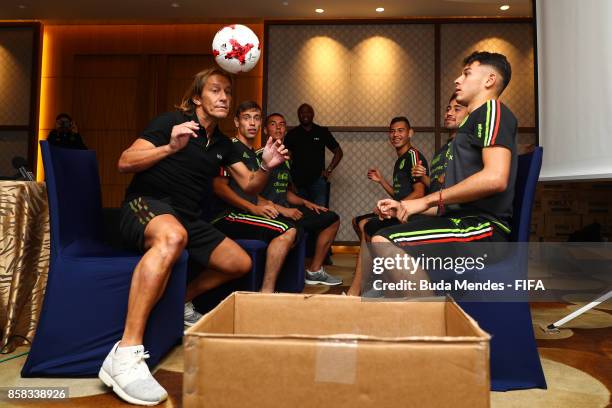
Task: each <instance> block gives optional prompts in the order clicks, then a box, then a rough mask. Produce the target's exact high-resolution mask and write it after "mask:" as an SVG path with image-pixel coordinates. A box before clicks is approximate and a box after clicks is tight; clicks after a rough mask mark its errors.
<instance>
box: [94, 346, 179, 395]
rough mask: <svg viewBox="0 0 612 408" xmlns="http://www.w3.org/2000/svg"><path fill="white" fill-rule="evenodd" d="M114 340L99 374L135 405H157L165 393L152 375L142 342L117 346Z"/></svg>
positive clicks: (147, 354)
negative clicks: (140, 343)
mask: <svg viewBox="0 0 612 408" xmlns="http://www.w3.org/2000/svg"><path fill="white" fill-rule="evenodd" d="M118 346H119V342H117V343H116V344H115V345H114V346H113V348H112V349H111V351H110V353H108V355H107V356H106V358H105V359H104V363H102V367H101V368H100V372H99V373H98V377H99V378H100V380H102V382H103V383H104V384H106V386H108V387H112V388H113V391H114V392H115V394H117V395H118V396H119V397H121V399H123V400H124V401H127V402H129V403H131V404H136V405H157V404H159V403H160V402H162V401H164V400H165V399H166V398H168V393H167V392H166V390H164V388H163V387H162V386H161V385H159V383H158V382H157V380H155V378H153V376H152V375H151V372H150V371H149V367H147V363H145V359H147V358H149V353H147V352H145V351H144V346H131V347H121V348H118Z"/></svg>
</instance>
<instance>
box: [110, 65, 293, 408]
mask: <svg viewBox="0 0 612 408" xmlns="http://www.w3.org/2000/svg"><path fill="white" fill-rule="evenodd" d="M231 92H232V81H231V77H230V76H229V75H228V74H227V73H225V72H224V71H221V70H218V69H215V68H211V69H207V70H204V71H201V72H199V73H198V74H196V75H195V78H194V81H193V83H192V84H191V86H190V88H189V89H188V90H187V92H186V93H185V95H184V97H183V100H182V102H181V104H180V105H179V106H178V107H177V108H178V110H177V111H175V112H169V113H165V114H163V115H161V116H159V117H157V118H155V119H153V121H152V122H151V123H150V124H149V125H148V127H147V129H145V131H144V132H143V133H142V134H141V135H140V137H139V138H138V139H136V141H135V142H134V143H133V144H132V145H131V146H130V147H129V148H128V149H127V150H125V151H124V152H123V153H122V155H121V157H120V158H119V163H118V168H119V171H120V172H121V173H136V174H135V175H134V178H133V179H132V182H131V183H130V185H129V187H128V189H127V191H126V199H125V201H124V204H123V206H122V209H121V225H120V230H121V235H122V238H123V239H124V241H126V243H130V244H131V245H132V246H133V247H135V248H137V249H139V250H140V251H142V252H143V253H144V255H143V257H142V259H141V260H140V262H139V263H138V265H136V268H135V269H134V273H133V276H132V283H131V287H130V294H129V301H128V310H127V317H126V322H125V327H124V332H123V336H122V338H121V340H120V341H118V342H117V343H116V344H115V345H114V346H113V348H112V349H111V350H110V352H109V354H108V356H107V357H106V359H105V360H104V363H103V364H102V367H101V368H100V372H99V377H100V379H101V380H102V381H103V382H104V383H105V384H106V385H108V386H112V387H113V391H115V393H117V394H118V395H119V396H120V397H121V398H122V399H124V400H125V401H128V402H130V403H133V404H139V405H155V404H157V403H160V402H161V401H163V400H165V399H166V398H167V396H168V394H167V393H166V391H165V390H164V389H163V388H162V387H161V385H159V383H158V382H157V381H156V380H155V379H154V378H153V376H152V375H151V373H150V372H149V369H148V367H147V365H146V363H145V359H146V358H147V354H146V352H145V351H144V346H143V345H142V339H143V334H144V330H145V327H146V324H147V319H148V317H149V314H150V312H151V309H152V308H153V306H154V305H155V303H156V302H157V301H158V300H159V299H160V297H161V296H162V294H163V292H164V289H165V286H166V283H167V281H168V278H169V274H170V273H171V271H172V266H173V265H174V263H175V262H176V260H177V259H178V258H179V256H180V254H181V252H182V251H183V249H187V250H188V251H189V256H190V258H191V259H193V260H195V261H196V262H197V263H198V264H199V265H201V266H202V268H203V272H202V273H201V274H200V275H199V276H198V277H197V278H196V279H194V280H193V281H192V282H191V283H190V284H189V285H188V287H187V293H186V297H187V300H188V301H189V300H191V299H193V298H194V297H195V296H196V295H198V294H200V293H203V292H205V291H207V290H210V289H212V288H214V287H216V286H219V285H220V284H222V283H224V282H226V281H229V280H231V279H235V278H237V277H239V276H241V275H243V274H245V273H247V272H248V271H249V270H250V268H251V261H250V259H249V257H248V255H247V254H246V252H244V251H243V250H242V249H241V248H240V247H239V246H238V245H237V244H236V243H235V242H234V241H232V240H230V239H228V238H226V237H225V236H224V235H223V234H222V233H221V232H219V231H218V230H216V229H215V228H214V227H212V226H211V225H210V224H208V223H206V222H204V221H202V220H200V218H199V213H200V208H199V206H200V201H201V199H202V197H203V194H204V186H205V185H206V181H207V180H208V178H210V177H213V176H215V175H216V174H218V172H219V168H220V167H221V166H226V167H228V168H229V171H230V173H231V174H232V177H234V179H235V180H236V181H237V182H238V184H239V185H240V186H241V187H242V188H243V189H244V190H246V191H249V192H252V193H257V192H259V191H260V190H261V189H262V188H263V187H264V186H265V184H266V182H267V178H268V169H271V168H273V167H275V166H278V165H280V164H281V163H283V162H284V161H285V158H286V154H287V151H286V150H285V149H284V147H283V146H282V145H277V144H273V142H272V140H271V139H270V140H268V143H267V144H266V151H265V152H264V154H263V162H262V165H261V168H260V169H259V170H258V171H257V172H251V171H250V170H249V169H247V167H246V166H245V165H244V163H242V162H241V161H240V158H239V157H236V156H235V155H234V154H233V153H232V152H233V150H232V143H231V141H230V140H229V139H228V138H227V137H226V136H225V135H224V134H223V133H221V131H220V130H219V128H218V126H217V123H218V121H219V120H220V119H223V118H225V117H226V116H227V115H228V113H229V108H230V105H231V98H232V95H231ZM229 254H231V256H228V255H229Z"/></svg>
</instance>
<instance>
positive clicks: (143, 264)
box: [120, 214, 188, 347]
mask: <svg viewBox="0 0 612 408" xmlns="http://www.w3.org/2000/svg"><path fill="white" fill-rule="evenodd" d="M144 236H145V248H146V249H147V251H146V252H145V254H144V255H143V256H142V258H141V259H140V262H138V264H137V265H136V268H135V269H134V274H133V275H132V283H131V286H130V297H129V300H128V312H127V318H126V321H125V328H124V331H123V337H122V338H121V343H120V346H122V347H126V346H134V345H139V344H142V337H143V335H144V330H145V327H146V324H147V320H148V318H149V314H150V313H151V309H152V308H153V306H154V305H155V303H157V301H158V300H159V299H160V297H161V296H162V294H163V293H164V290H165V288H166V284H167V282H168V277H169V276H170V271H171V270H172V266H173V265H174V263H175V262H176V260H177V259H178V258H179V257H180V255H181V252H182V251H183V249H184V248H185V245H187V239H188V238H187V231H185V228H183V226H182V225H181V223H180V222H179V221H178V220H177V219H176V218H175V217H174V216H172V215H170V214H163V215H158V216H156V217H154V218H153V219H152V220H151V221H150V222H149V223H148V224H147V227H146V229H145V233H144Z"/></svg>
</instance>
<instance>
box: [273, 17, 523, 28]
mask: <svg viewBox="0 0 612 408" xmlns="http://www.w3.org/2000/svg"><path fill="white" fill-rule="evenodd" d="M532 21H533V18H532V17H406V18H400V17H397V18H362V19H359V18H356V19H351V18H347V19H318V20H313V19H304V20H301V19H297V20H283V19H281V20H274V19H269V20H264V26H266V25H361V24H369V25H372V24H491V23H504V24H507V23H531V22H532Z"/></svg>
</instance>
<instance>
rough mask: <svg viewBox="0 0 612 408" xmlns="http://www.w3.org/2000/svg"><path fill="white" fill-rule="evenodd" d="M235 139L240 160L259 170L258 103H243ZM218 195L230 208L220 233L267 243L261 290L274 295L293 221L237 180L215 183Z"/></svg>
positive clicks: (289, 244)
mask: <svg viewBox="0 0 612 408" xmlns="http://www.w3.org/2000/svg"><path fill="white" fill-rule="evenodd" d="M234 124H235V125H236V129H237V131H236V137H235V138H234V139H232V142H233V143H232V149H233V151H234V154H235V155H236V156H237V157H240V159H241V160H242V162H243V163H244V164H245V165H246V166H247V167H248V168H249V169H250V170H251V171H257V169H258V168H259V167H260V161H259V159H258V158H257V154H256V153H255V149H253V143H254V141H255V138H256V137H257V135H258V134H259V129H260V128H261V108H260V107H259V105H258V104H257V102H253V101H246V102H242V103H241V104H240V105H239V106H238V108H237V110H236V117H235V118H234ZM213 190H214V192H215V194H216V195H217V196H218V197H219V198H221V199H222V200H223V201H225V202H226V203H227V204H229V205H230V206H231V207H230V208H229V209H228V210H226V211H225V212H223V214H221V216H219V217H217V218H216V219H215V220H214V221H213V225H214V226H215V227H216V228H218V229H219V231H221V232H223V233H224V234H226V235H227V236H228V237H230V238H232V239H256V240H260V241H265V242H267V243H268V244H269V245H268V248H267V250H266V268H265V272H264V277H263V284H262V286H261V291H262V292H266V293H272V292H274V287H275V285H276V278H277V277H278V274H279V272H280V270H281V267H282V266H283V263H284V262H285V258H286V257H287V253H288V252H289V250H290V249H291V247H292V246H293V244H294V243H295V241H296V237H297V230H296V228H295V225H294V223H293V222H292V220H291V219H289V218H286V217H283V216H282V215H279V211H278V210H277V209H276V208H275V207H274V206H273V205H271V204H268V203H267V201H263V200H261V199H259V197H258V195H257V194H249V193H247V192H245V191H244V190H243V189H242V188H241V187H240V185H239V184H238V183H237V181H236V180H234V179H233V178H229V174H228V173H225V174H224V176H223V177H215V179H214V180H213Z"/></svg>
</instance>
